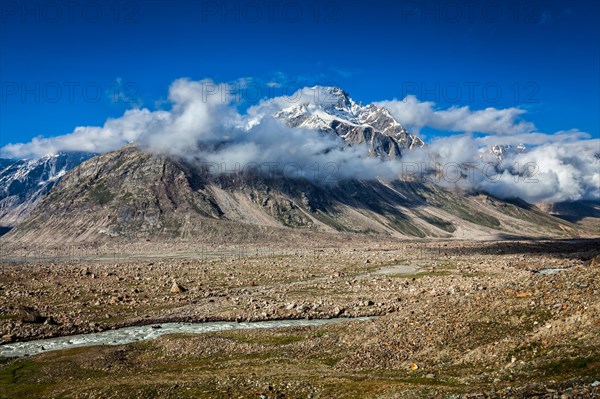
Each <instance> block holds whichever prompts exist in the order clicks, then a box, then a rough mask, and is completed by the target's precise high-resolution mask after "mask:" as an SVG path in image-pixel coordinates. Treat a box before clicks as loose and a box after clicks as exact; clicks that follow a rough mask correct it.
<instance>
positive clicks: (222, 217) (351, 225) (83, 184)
mask: <svg viewBox="0 0 600 399" xmlns="http://www.w3.org/2000/svg"><path fill="white" fill-rule="evenodd" d="M269 229H270V230H278V231H282V232H285V231H294V230H297V229H301V230H303V231H306V232H307V233H308V232H311V231H321V232H331V233H336V232H342V233H344V232H345V233H362V234H380V235H383V236H393V237H457V238H477V237H479V238H480V237H485V236H487V237H490V236H497V235H499V234H515V235H529V236H574V235H576V234H578V230H577V227H576V226H575V225H573V224H571V223H569V222H568V221H564V220H561V219H558V218H554V217H552V216H549V215H547V214H545V213H543V212H541V211H540V210H538V209H537V208H535V207H533V206H531V205H529V204H526V203H524V202H512V203H511V202H507V201H501V200H498V199H495V198H492V197H489V196H486V195H478V196H466V195H461V194H454V193H451V192H449V191H446V190H443V189H441V188H440V187H438V186H436V185H434V184H431V183H426V182H417V181H412V182H406V181H392V182H383V181H359V180H347V181H340V182H339V183H338V184H337V185H330V186H326V185H317V184H314V183H311V182H310V181H307V180H302V179H281V178H271V179H267V178H265V177H262V176H260V175H245V176H240V175H237V174H236V175H233V174H231V175H218V176H217V175H212V174H208V173H205V172H204V171H202V170H198V169H195V168H194V167H193V166H192V165H188V164H186V163H185V162H183V161H181V160H177V159H171V158H168V157H166V156H163V155H153V154H149V153H146V152H143V151H141V150H139V149H137V148H136V147H135V146H134V145H128V146H126V147H123V148H122V149H119V150H117V151H114V152H111V153H107V154H103V155H99V156H96V157H94V158H91V159H89V160H87V161H85V162H84V163H82V164H81V165H79V166H78V167H76V168H74V169H73V170H72V171H70V172H68V173H67V174H66V175H65V176H64V177H63V178H62V179H61V181H60V182H59V183H58V184H56V186H55V187H53V189H52V190H51V192H50V193H49V195H48V196H46V197H45V198H44V199H43V201H42V202H41V203H40V204H39V205H38V206H37V207H36V208H35V209H34V210H33V211H32V212H31V214H30V215H29V217H27V218H26V219H25V220H24V221H23V222H21V223H20V224H18V225H17V226H16V227H15V228H14V229H13V230H12V231H11V232H10V233H8V234H7V235H6V236H5V237H4V239H6V240H8V241H13V242H14V241H18V242H29V243H47V242H53V243H59V242H68V241H96V240H102V239H111V237H121V238H126V239H132V238H137V239H139V238H146V239H164V238H192V239H198V240H203V239H207V237H208V236H211V237H212V238H214V239H215V240H216V241H219V240H224V239H227V237H233V236H237V237H238V238H239V237H245V238H247V239H249V240H251V239H252V236H253V234H258V233H257V232H259V231H261V230H269ZM282 234H283V233H282Z"/></svg>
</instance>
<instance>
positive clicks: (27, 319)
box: [19, 306, 46, 323]
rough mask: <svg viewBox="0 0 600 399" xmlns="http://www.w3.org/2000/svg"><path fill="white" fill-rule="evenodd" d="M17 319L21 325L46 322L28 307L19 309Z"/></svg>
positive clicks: (34, 310)
mask: <svg viewBox="0 0 600 399" xmlns="http://www.w3.org/2000/svg"><path fill="white" fill-rule="evenodd" d="M19 318H20V319H21V321H22V322H23V323H43V322H44V321H46V318H45V317H42V315H40V313H39V312H38V311H37V310H36V309H34V308H32V307H29V306H20V307H19Z"/></svg>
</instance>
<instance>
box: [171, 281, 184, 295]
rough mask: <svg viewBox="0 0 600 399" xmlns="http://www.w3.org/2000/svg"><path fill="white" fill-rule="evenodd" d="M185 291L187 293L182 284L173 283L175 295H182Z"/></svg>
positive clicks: (172, 289)
mask: <svg viewBox="0 0 600 399" xmlns="http://www.w3.org/2000/svg"><path fill="white" fill-rule="evenodd" d="M185 291H187V290H186V289H185V288H184V287H183V286H182V285H181V284H178V283H177V282H173V285H172V286H171V292H172V293H173V294H180V293H182V292H185Z"/></svg>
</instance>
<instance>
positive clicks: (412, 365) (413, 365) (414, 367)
mask: <svg viewBox="0 0 600 399" xmlns="http://www.w3.org/2000/svg"><path fill="white" fill-rule="evenodd" d="M410 369H411V370H413V371H414V370H418V369H419V366H417V364H416V363H411V364H410Z"/></svg>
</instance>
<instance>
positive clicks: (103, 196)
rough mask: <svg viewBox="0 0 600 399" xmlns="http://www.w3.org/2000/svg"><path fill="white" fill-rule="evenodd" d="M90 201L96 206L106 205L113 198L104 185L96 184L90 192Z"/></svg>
mask: <svg viewBox="0 0 600 399" xmlns="http://www.w3.org/2000/svg"><path fill="white" fill-rule="evenodd" d="M89 195H90V197H91V199H92V200H93V201H94V202H95V203H97V204H98V205H106V204H108V203H109V202H110V201H112V200H113V198H114V197H115V196H114V194H113V193H111V192H110V190H109V189H108V187H106V185H104V183H98V184H96V185H95V186H94V188H92V189H91V190H90V194H89Z"/></svg>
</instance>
